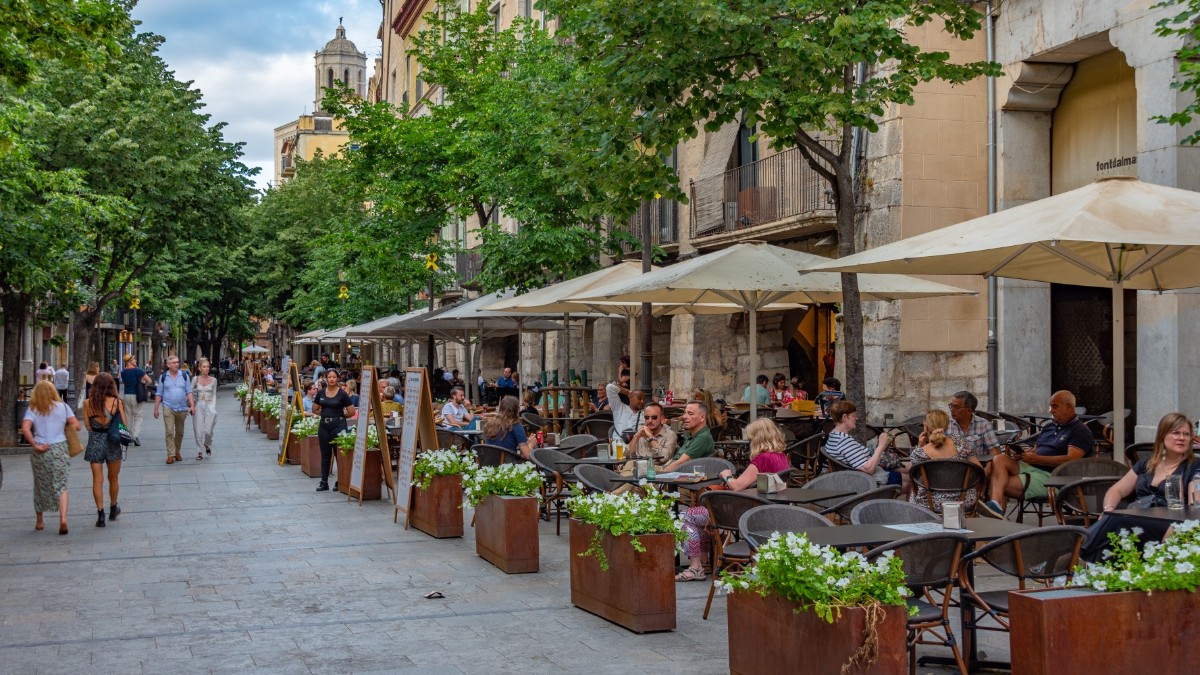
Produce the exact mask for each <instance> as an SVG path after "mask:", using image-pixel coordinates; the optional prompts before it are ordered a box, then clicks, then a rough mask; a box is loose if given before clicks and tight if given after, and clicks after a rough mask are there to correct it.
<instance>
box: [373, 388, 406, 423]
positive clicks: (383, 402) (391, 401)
mask: <svg viewBox="0 0 1200 675" xmlns="http://www.w3.org/2000/svg"><path fill="white" fill-rule="evenodd" d="M379 398H380V401H379V408H380V410H383V415H384V417H390V416H391V414H392V413H393V412H394V413H396V414H397V415H403V414H404V406H403V405H402V404H400V403H396V390H395V389H394V388H392V387H384V388H383V392H382V393H381V394H380V397H379Z"/></svg>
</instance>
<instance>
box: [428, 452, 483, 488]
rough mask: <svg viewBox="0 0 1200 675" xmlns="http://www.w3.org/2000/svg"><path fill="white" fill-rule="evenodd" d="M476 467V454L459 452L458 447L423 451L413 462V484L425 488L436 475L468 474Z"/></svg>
mask: <svg viewBox="0 0 1200 675" xmlns="http://www.w3.org/2000/svg"><path fill="white" fill-rule="evenodd" d="M476 468H477V465H476V464H475V458H474V456H472V455H468V454H466V453H463V452H459V451H458V448H450V449H448V450H430V451H429V452H422V453H421V454H419V455H417V459H416V461H415V462H413V484H414V485H416V486H418V487H420V488H421V489H422V490H424V489H425V488H427V487H429V483H430V481H432V480H433V477H434V476H454V475H457V474H462V475H466V474H468V473H470V472H472V471H474V470H475V469H476Z"/></svg>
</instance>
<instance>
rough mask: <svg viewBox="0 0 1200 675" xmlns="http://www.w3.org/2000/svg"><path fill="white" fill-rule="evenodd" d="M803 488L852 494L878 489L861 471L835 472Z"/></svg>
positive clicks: (824, 475)
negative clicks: (841, 491)
mask: <svg viewBox="0 0 1200 675" xmlns="http://www.w3.org/2000/svg"><path fill="white" fill-rule="evenodd" d="M804 487H807V488H812V489H814V490H815V489H821V490H845V491H847V492H853V493H854V494H862V493H864V492H869V491H871V490H874V489H875V488H876V487H879V486H878V485H877V484H876V483H875V479H874V478H872V477H870V476H868V475H867V474H865V473H863V472H861V471H855V470H850V471H835V472H833V473H825V474H821V475H820V476H817V477H816V478H814V479H812V480H810V481H808V484H807V485H805V486H804Z"/></svg>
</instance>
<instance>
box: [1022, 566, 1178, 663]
mask: <svg viewBox="0 0 1200 675" xmlns="http://www.w3.org/2000/svg"><path fill="white" fill-rule="evenodd" d="M1008 602H1009V611H1010V615H1011V617H1012V630H1011V631H1010V633H1009V654H1010V658H1011V659H1012V672H1014V673H1022V674H1026V673H1028V674H1029V675H1040V674H1042V673H1139V672H1146V671H1147V669H1148V668H1149V669H1150V670H1152V671H1153V672H1154V675H1174V674H1178V675H1182V674H1183V673H1194V672H1196V669H1197V665H1196V663H1195V661H1196V656H1195V652H1196V645H1197V644H1200V594H1197V593H1190V592H1188V591H1156V592H1154V593H1152V594H1151V593H1143V592H1141V591H1123V592H1120V593H1101V592H1098V591H1092V590H1089V589H1084V588H1069V589H1064V588H1051V589H1036V590H1028V591H1012V592H1010V593H1009V594H1008Z"/></svg>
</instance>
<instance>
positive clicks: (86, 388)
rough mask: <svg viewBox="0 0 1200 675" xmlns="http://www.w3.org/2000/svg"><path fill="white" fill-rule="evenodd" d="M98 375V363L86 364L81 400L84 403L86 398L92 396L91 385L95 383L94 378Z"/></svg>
mask: <svg viewBox="0 0 1200 675" xmlns="http://www.w3.org/2000/svg"><path fill="white" fill-rule="evenodd" d="M99 374H100V362H99V361H92V362H91V363H89V364H88V369H87V373H86V374H84V376H83V382H84V385H83V398H84V400H85V401H86V400H87V397H88V396H91V395H92V383H93V382H95V381H96V376H97V375H99Z"/></svg>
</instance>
